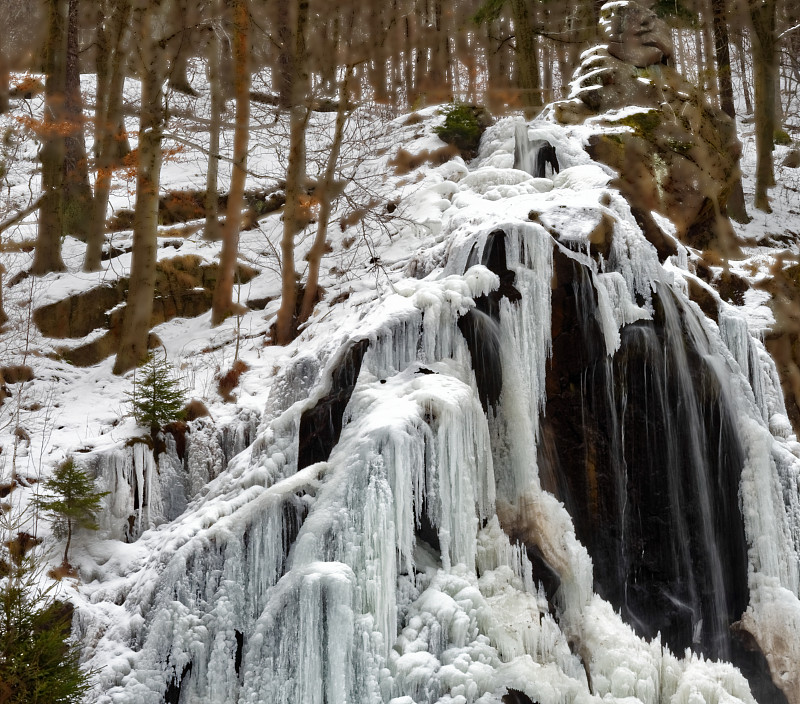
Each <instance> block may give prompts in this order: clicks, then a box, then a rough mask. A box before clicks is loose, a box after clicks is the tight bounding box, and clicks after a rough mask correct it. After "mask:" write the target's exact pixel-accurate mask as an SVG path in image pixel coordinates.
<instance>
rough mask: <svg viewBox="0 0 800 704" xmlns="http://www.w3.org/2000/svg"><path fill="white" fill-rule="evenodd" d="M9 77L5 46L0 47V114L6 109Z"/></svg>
mask: <svg viewBox="0 0 800 704" xmlns="http://www.w3.org/2000/svg"><path fill="white" fill-rule="evenodd" d="M10 78H11V77H10V74H9V71H8V58H7V57H6V53H5V47H3V48H2V49H0V115H2V114H3V113H4V112H7V111H8V101H9V90H10V87H9V80H10Z"/></svg>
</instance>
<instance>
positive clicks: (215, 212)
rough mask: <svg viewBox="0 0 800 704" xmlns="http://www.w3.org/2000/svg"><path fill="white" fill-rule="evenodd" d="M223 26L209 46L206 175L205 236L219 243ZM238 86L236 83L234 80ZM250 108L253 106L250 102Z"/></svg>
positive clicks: (220, 10)
mask: <svg viewBox="0 0 800 704" xmlns="http://www.w3.org/2000/svg"><path fill="white" fill-rule="evenodd" d="M217 9H218V10H219V13H218V14H219V21H220V23H221V22H222V15H223V12H222V11H223V10H224V6H223V4H222V3H221V2H219V3H217ZM219 32H222V27H214V28H213V29H212V32H211V40H210V41H209V43H208V53H207V57H208V87H209V92H210V94H211V120H210V123H209V127H208V142H209V146H208V171H207V173H206V193H205V203H204V205H205V209H206V227H205V234H204V237H205V239H207V240H212V241H216V240H218V239H220V237H221V236H222V231H221V228H220V225H219V191H218V187H217V180H218V176H219V133H220V121H221V120H222V113H223V111H224V110H225V93H224V89H223V87H222V75H221V63H222V46H221V42H220V39H219ZM234 83H235V81H234ZM248 105H249V103H248Z"/></svg>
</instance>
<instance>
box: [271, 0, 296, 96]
mask: <svg viewBox="0 0 800 704" xmlns="http://www.w3.org/2000/svg"><path fill="white" fill-rule="evenodd" d="M290 6H291V3H290V2H288V0H282V1H281V2H277V3H275V10H276V13H277V15H276V17H275V27H276V30H275V35H276V37H277V39H278V50H277V51H278V53H277V56H276V58H275V63H274V68H273V70H272V76H273V78H272V82H273V87H274V90H275V93H276V94H277V95H278V104H279V105H280V106H281V107H282V108H288V107H290V104H291V102H292V75H293V74H294V68H293V66H292V46H291V43H292V19H291V16H290V14H291V13H290Z"/></svg>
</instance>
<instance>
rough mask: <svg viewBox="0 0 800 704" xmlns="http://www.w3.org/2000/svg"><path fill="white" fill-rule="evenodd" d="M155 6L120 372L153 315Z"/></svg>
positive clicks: (136, 357) (148, 25) (159, 54)
mask: <svg viewBox="0 0 800 704" xmlns="http://www.w3.org/2000/svg"><path fill="white" fill-rule="evenodd" d="M157 10H158V4H157V3H153V2H148V3H147V4H145V5H144V9H142V10H141V13H142V14H141V21H140V23H139V28H138V29H139V32H138V36H137V40H138V42H139V44H140V46H141V52H142V64H143V66H142V108H141V115H140V117H139V159H138V164H137V165H138V171H137V174H136V206H135V208H134V214H133V258H132V261H131V276H130V281H129V284H128V297H127V300H126V306H125V317H124V318H123V321H122V335H121V337H120V342H119V350H118V351H117V358H116V360H115V362H114V374H122V373H124V372H126V371H128V370H129V369H132V368H133V367H135V366H138V365H139V364H141V363H142V362H143V361H144V360H145V359H146V358H147V340H148V336H149V332H150V320H151V318H152V313H153V295H154V291H155V283H156V253H157V249H158V236H157V235H158V190H159V186H160V179H161V138H162V133H163V126H164V96H163V91H162V85H163V82H164V79H165V78H166V71H165V67H164V64H165V61H164V51H163V49H162V47H161V46H160V44H159V41H158V39H157V37H154V36H153V30H154V28H153V26H152V25H153V15H154V14H155V12H156V11H157Z"/></svg>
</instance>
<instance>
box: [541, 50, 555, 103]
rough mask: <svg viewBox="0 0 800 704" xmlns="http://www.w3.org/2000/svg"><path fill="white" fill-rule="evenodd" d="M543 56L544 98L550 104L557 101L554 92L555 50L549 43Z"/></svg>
mask: <svg viewBox="0 0 800 704" xmlns="http://www.w3.org/2000/svg"><path fill="white" fill-rule="evenodd" d="M542 54H543V60H542V65H543V66H544V71H543V74H544V75H543V76H542V89H543V90H544V94H543V97H544V100H545V101H546V102H548V103H549V102H551V101H553V100H555V94H554V92H553V50H552V48H551V47H550V44H549V43H547V44H545V45H544V47H543V51H542Z"/></svg>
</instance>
